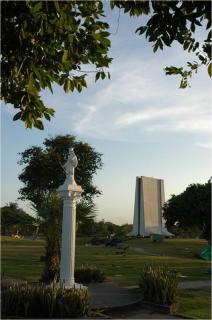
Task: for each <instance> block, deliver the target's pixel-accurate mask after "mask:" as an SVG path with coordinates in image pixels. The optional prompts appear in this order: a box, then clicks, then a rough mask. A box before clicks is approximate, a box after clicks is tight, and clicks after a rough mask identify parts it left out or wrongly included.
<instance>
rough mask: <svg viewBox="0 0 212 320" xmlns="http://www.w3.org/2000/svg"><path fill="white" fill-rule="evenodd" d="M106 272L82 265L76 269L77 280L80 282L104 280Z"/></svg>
mask: <svg viewBox="0 0 212 320" xmlns="http://www.w3.org/2000/svg"><path fill="white" fill-rule="evenodd" d="M104 280H105V274H104V272H103V271H101V270H99V269H97V268H88V267H82V268H80V269H75V281H76V282H78V283H91V282H103V281H104Z"/></svg>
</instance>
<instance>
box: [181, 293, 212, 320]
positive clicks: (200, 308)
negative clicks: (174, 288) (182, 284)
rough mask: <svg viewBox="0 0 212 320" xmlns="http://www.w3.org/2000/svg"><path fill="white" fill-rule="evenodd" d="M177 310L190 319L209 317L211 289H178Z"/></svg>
mask: <svg viewBox="0 0 212 320" xmlns="http://www.w3.org/2000/svg"><path fill="white" fill-rule="evenodd" d="M178 302H179V310H178V312H177V313H176V315H178V316H182V317H185V318H190V319H211V289H210V287H205V288H199V289H181V290H178Z"/></svg>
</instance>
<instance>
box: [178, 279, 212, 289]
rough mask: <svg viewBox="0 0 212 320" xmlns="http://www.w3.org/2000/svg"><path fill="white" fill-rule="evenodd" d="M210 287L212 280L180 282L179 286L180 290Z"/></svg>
mask: <svg viewBox="0 0 212 320" xmlns="http://www.w3.org/2000/svg"><path fill="white" fill-rule="evenodd" d="M210 286H211V281H210V280H199V281H184V282H180V283H179V285H178V288H180V289H195V288H202V287H210Z"/></svg>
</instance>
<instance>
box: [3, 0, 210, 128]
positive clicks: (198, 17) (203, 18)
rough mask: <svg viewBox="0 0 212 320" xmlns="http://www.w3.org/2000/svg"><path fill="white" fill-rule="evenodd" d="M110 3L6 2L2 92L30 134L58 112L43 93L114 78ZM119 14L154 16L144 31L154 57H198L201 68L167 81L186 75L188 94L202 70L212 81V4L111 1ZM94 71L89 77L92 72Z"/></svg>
mask: <svg viewBox="0 0 212 320" xmlns="http://www.w3.org/2000/svg"><path fill="white" fill-rule="evenodd" d="M103 3H104V2H103V1H56V0H54V1H28V0H25V1H3V2H2V4H1V5H2V93H1V98H2V99H3V100H4V101H5V102H6V103H11V104H12V105H13V106H14V108H16V109H17V111H18V112H17V113H16V115H15V116H14V118H13V119H14V120H18V119H20V120H22V121H24V123H25V127H26V128H31V127H32V126H35V127H36V128H38V129H43V123H42V120H43V118H44V119H47V120H50V119H51V117H52V116H53V115H54V110H53V109H52V108H51V107H49V106H46V105H44V103H43V101H42V99H41V97H40V93H41V91H42V90H43V89H46V88H49V90H50V91H52V84H53V83H56V84H58V85H60V86H63V88H64V90H65V92H70V91H74V90H78V91H79V92H81V90H82V89H83V88H85V87H86V86H87V83H86V79H87V75H88V73H89V72H94V74H95V79H96V80H98V79H104V78H105V77H106V76H108V77H109V76H110V75H109V73H107V72H106V71H105V68H108V67H109V65H110V63H111V61H112V59H111V57H110V56H109V48H110V38H109V37H110V32H109V27H110V26H109V24H108V23H107V18H105V17H104V5H103ZM110 4H111V9H114V8H118V9H119V10H120V12H124V13H126V14H127V13H129V14H130V16H141V17H142V16H143V15H147V16H148V19H147V22H146V24H145V25H142V26H140V27H139V28H138V29H137V30H136V32H137V33H138V34H139V35H142V34H145V36H146V39H147V41H149V42H152V44H153V51H154V52H156V51H157V50H158V49H160V50H163V48H164V46H168V47H169V46H171V45H172V44H173V42H174V41H177V42H178V43H180V45H182V48H183V50H186V51H188V52H191V51H192V52H194V53H196V55H197V60H198V61H193V62H191V61H189V62H188V63H187V69H184V68H183V67H175V66H171V67H167V68H166V74H167V75H171V74H174V75H180V76H181V78H182V80H181V83H180V87H181V88H185V87H187V86H188V85H189V83H188V78H189V77H191V76H192V73H193V72H196V71H197V70H198V68H199V67H200V66H201V65H204V66H207V68H208V73H209V75H210V76H211V66H212V64H211V4H210V2H209V1H182V0H179V1H110ZM197 27H201V28H202V29H206V30H207V31H206V34H205V39H204V42H203V43H199V42H198V41H197V40H196V39H195V31H196V28H197ZM86 70H88V71H86Z"/></svg>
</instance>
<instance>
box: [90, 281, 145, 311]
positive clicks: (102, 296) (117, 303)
mask: <svg viewBox="0 0 212 320" xmlns="http://www.w3.org/2000/svg"><path fill="white" fill-rule="evenodd" d="M88 292H89V294H90V297H91V307H92V308H94V309H97V308H98V309H102V308H103V309H104V308H118V307H121V306H127V305H132V304H135V303H137V302H139V301H140V300H141V297H142V296H141V293H140V292H139V291H138V288H121V287H118V286H117V285H116V284H114V283H110V282H105V283H97V284H90V285H88Z"/></svg>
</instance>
